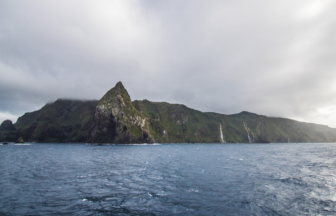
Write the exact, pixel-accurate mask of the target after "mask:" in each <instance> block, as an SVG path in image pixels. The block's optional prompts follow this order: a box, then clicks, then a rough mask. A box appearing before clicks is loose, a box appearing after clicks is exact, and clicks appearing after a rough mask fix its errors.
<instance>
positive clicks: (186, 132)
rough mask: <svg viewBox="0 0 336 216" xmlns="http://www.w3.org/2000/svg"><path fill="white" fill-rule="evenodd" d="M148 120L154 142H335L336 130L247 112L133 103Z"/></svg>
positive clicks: (146, 101)
mask: <svg viewBox="0 0 336 216" xmlns="http://www.w3.org/2000/svg"><path fill="white" fill-rule="evenodd" d="M133 104H134V107H136V108H137V109H138V110H139V111H140V112H141V113H142V114H143V115H144V116H145V117H146V119H147V122H148V124H149V126H148V127H149V129H150V132H151V134H153V137H154V141H155V142H172V143H184V142H187V143H195V142H201V143H270V142H273V143H279V142H300V143H302V142H335V141H336V129H334V128H330V127H328V126H324V125H318V124H312V123H303V122H298V121H294V120H290V119H285V118H270V117H266V116H262V115H257V114H254V113H249V112H241V113H239V114H235V115H223V114H218V113H202V112H199V111H197V110H193V109H190V108H188V107H186V106H184V105H179V104H168V103H164V102H161V103H157V102H150V101H148V100H143V101H134V102H133Z"/></svg>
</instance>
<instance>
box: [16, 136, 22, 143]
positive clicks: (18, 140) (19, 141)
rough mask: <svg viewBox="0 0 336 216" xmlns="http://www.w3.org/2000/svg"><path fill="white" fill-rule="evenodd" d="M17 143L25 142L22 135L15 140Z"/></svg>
mask: <svg viewBox="0 0 336 216" xmlns="http://www.w3.org/2000/svg"><path fill="white" fill-rule="evenodd" d="M15 143H24V141H23V139H22V137H20V138H19V139H17V140H16V141H15Z"/></svg>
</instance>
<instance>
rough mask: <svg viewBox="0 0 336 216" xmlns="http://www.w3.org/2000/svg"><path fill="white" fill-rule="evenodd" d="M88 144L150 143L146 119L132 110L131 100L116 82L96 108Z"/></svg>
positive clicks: (122, 87)
mask: <svg viewBox="0 0 336 216" xmlns="http://www.w3.org/2000/svg"><path fill="white" fill-rule="evenodd" d="M89 142H92V143H152V142H153V140H152V138H151V135H150V134H149V133H148V129H147V125H146V119H145V118H144V116H143V115H142V114H141V113H140V112H139V111H138V110H136V109H135V108H134V106H133V104H132V101H131V98H130V96H129V94H128V92H127V91H126V89H125V88H124V86H123V85H122V83H121V82H118V83H117V84H116V86H115V87H114V88H112V89H111V90H109V91H108V92H107V93H106V94H105V95H104V96H103V97H102V98H101V99H100V100H99V103H98V105H97V107H96V112H95V114H94V118H93V124H92V126H91V130H90V137H89Z"/></svg>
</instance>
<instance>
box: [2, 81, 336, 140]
mask: <svg viewBox="0 0 336 216" xmlns="http://www.w3.org/2000/svg"><path fill="white" fill-rule="evenodd" d="M2 125H4V126H2ZM2 125H1V127H0V141H11V140H13V141H15V140H16V139H17V138H18V137H21V136H22V138H23V139H24V140H25V141H36V142H90V143H120V144H121V143H154V142H156V143H270V142H272V143H283V142H300V143H305V142H336V129H334V128H330V127H328V126H324V125H318V124H312V123H303V122H298V121H294V120H290V119H285V118H271V117H266V116H263V115H257V114H254V113H249V112H241V113H238V114H234V115H224V114H218V113H204V112H200V111H197V110H194V109H190V108H188V107H186V106H184V105H180V104H169V103H165V102H151V101H148V100H142V101H138V100H136V101H133V102H132V101H131V97H130V95H129V94H128V92H127V90H126V89H125V88H124V86H123V84H122V83H121V82H118V83H117V84H116V85H115V87H113V88H112V89H110V90H109V91H108V92H106V94H105V95H104V96H103V97H102V98H101V99H100V100H99V101H77V100H64V99H59V100H57V101H55V102H54V103H49V104H46V105H45V106H44V107H42V108H41V109H40V110H38V111H35V112H31V113H26V114H24V115H23V116H22V117H20V118H19V119H18V121H17V122H16V123H15V124H14V125H13V124H11V122H8V121H6V122H4V123H3V124H2Z"/></svg>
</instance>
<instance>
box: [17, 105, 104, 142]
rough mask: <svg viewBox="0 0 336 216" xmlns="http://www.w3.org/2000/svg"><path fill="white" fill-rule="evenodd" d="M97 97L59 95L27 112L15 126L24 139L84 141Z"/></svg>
mask: <svg viewBox="0 0 336 216" xmlns="http://www.w3.org/2000/svg"><path fill="white" fill-rule="evenodd" d="M97 103H98V102H97V101H74V100H62V99H59V100H57V101H55V102H54V103H51V104H47V105H45V106H44V107H43V108H41V109H40V110H38V111H35V112H32V113H26V114H24V115H23V116H22V117H20V118H19V119H18V121H17V122H16V123H15V126H16V128H17V129H18V130H20V131H21V132H23V135H24V137H25V138H26V139H28V140H29V139H30V140H36V141H40V142H84V141H86V139H87V136H88V134H89V129H90V126H91V124H92V118H93V115H94V110H95V107H96V105H97Z"/></svg>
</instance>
